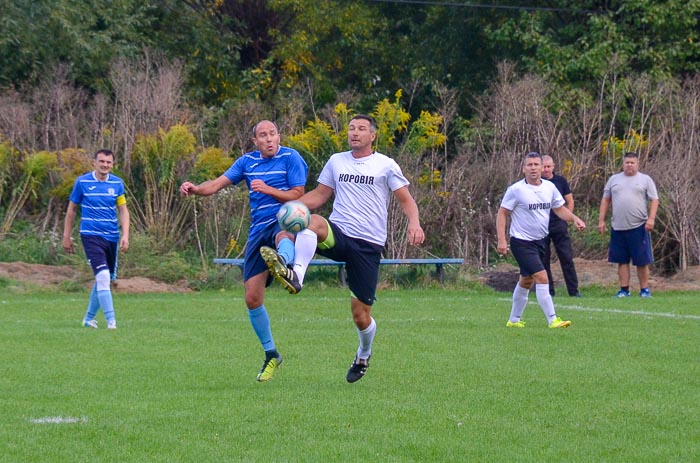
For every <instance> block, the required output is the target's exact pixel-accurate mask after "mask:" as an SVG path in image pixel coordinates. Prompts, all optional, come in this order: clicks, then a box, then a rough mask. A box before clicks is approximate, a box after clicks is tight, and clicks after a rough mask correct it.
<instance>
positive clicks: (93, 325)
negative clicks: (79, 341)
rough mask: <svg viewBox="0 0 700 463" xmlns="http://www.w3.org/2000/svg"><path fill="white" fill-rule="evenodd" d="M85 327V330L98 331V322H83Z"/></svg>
mask: <svg viewBox="0 0 700 463" xmlns="http://www.w3.org/2000/svg"><path fill="white" fill-rule="evenodd" d="M83 326H84V327H85V328H95V329H97V320H83Z"/></svg>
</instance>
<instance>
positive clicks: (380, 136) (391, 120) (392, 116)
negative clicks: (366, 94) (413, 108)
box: [371, 90, 411, 153]
mask: <svg viewBox="0 0 700 463" xmlns="http://www.w3.org/2000/svg"><path fill="white" fill-rule="evenodd" d="M402 94H403V92H402V91H401V90H398V91H397V92H396V93H395V94H394V97H395V99H394V101H393V102H391V101H389V100H388V99H387V98H384V99H383V100H381V101H380V102H379V103H377V106H376V107H375V109H374V111H373V112H372V114H371V115H372V117H373V118H374V120H375V121H376V122H377V139H376V140H375V145H376V147H377V150H378V151H381V152H383V153H391V152H392V151H393V148H394V145H395V143H396V136H397V134H399V133H401V132H404V131H405V130H406V128H407V127H408V121H410V120H411V115H410V114H409V113H408V111H406V110H405V109H403V106H402V104H401V95H402Z"/></svg>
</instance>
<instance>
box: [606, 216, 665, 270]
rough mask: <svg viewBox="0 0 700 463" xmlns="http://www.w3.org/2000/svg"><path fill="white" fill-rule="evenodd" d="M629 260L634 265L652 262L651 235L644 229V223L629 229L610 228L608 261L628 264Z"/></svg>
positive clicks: (639, 265) (641, 265) (638, 265)
mask: <svg viewBox="0 0 700 463" xmlns="http://www.w3.org/2000/svg"><path fill="white" fill-rule="evenodd" d="M630 260H632V264H633V265H635V266H636V267H643V266H645V265H650V264H653V263H654V255H653V253H652V251H651V236H650V234H649V232H648V231H647V230H646V225H641V226H639V227H637V228H632V229H631V230H610V246H609V248H608V262H612V263H614V264H629V263H630Z"/></svg>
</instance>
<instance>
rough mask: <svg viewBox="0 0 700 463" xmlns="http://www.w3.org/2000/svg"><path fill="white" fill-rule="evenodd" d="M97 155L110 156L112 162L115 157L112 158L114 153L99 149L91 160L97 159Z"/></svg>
mask: <svg viewBox="0 0 700 463" xmlns="http://www.w3.org/2000/svg"><path fill="white" fill-rule="evenodd" d="M98 154H104V155H105V156H112V160H114V159H115V156H114V153H113V152H112V150H108V149H106V148H102V149H100V150H97V151H96V152H95V154H94V155H93V156H92V158H93V159H97V155H98Z"/></svg>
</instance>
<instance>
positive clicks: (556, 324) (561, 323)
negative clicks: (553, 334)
mask: <svg viewBox="0 0 700 463" xmlns="http://www.w3.org/2000/svg"><path fill="white" fill-rule="evenodd" d="M570 326H571V322H570V321H569V320H562V319H561V317H557V318H555V319H554V320H552V323H550V324H549V327H550V328H568V327H570Z"/></svg>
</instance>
